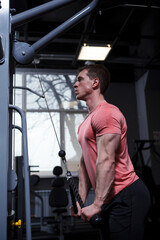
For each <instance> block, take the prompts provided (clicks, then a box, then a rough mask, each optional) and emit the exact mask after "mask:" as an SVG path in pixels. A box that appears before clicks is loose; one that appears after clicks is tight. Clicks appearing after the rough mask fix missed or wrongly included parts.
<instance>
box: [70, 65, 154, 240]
mask: <svg viewBox="0 0 160 240" xmlns="http://www.w3.org/2000/svg"><path fill="white" fill-rule="evenodd" d="M109 81H110V74H109V71H108V69H107V68H105V67H104V66H103V65H99V64H91V65H86V66H84V67H82V68H80V69H79V73H78V76H77V81H76V83H75V84H74V89H75V94H76V97H77V99H78V100H83V101H85V102H86V104H87V107H88V111H89V114H88V116H87V117H86V119H85V120H84V121H83V122H82V124H81V125H80V126H79V129H78V140H79V143H80V145H81V148H82V157H81V161H80V168H79V193H80V195H81V198H82V200H83V202H85V200H86V197H87V194H88V192H89V190H90V188H91V187H92V188H93V189H94V191H95V199H94V202H93V204H91V205H89V206H87V207H84V208H82V209H81V208H80V206H79V205H78V204H77V205H78V213H77V214H74V212H73V208H71V215H72V216H81V218H82V219H83V220H84V221H89V220H90V219H91V217H92V216H93V215H95V214H97V213H101V216H102V218H103V224H102V226H101V229H100V230H101V239H102V240H109V239H112V240H132V239H133V240H142V239H143V236H144V222H145V218H146V216H147V212H148V210H149V206H150V196H149V192H148V190H147V188H146V186H145V185H144V183H143V182H142V181H141V180H140V179H139V177H138V176H137V175H136V173H135V171H134V168H133V165H132V162H131V160H130V157H129V154H128V147H127V125H126V120H125V117H124V116H123V114H122V113H121V111H120V110H119V109H118V108H117V107H116V106H114V105H112V104H109V103H108V102H106V101H105V100H104V92H105V91H106V89H107V88H108V85H109Z"/></svg>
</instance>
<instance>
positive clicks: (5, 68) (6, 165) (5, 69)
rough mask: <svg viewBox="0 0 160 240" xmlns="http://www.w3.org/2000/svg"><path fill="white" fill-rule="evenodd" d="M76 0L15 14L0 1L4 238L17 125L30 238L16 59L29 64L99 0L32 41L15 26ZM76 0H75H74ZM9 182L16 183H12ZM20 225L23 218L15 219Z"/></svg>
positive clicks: (7, 0)
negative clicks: (16, 123) (15, 117)
mask: <svg viewBox="0 0 160 240" xmlns="http://www.w3.org/2000/svg"><path fill="white" fill-rule="evenodd" d="M73 1H74V0H54V1H50V2H48V3H45V4H43V5H41V6H38V7H35V8H33V9H31V10H27V11H25V12H22V13H19V14H16V15H14V16H12V11H11V10H10V0H1V1H0V73H1V76H0V113H1V114H0V183H1V188H0V213H1V218H0V236H1V240H7V228H8V227H7V218H8V216H9V215H10V214H11V212H12V201H11V199H10V195H9V193H8V191H12V190H14V188H15V187H16V182H17V177H16V174H14V173H13V170H12V165H13V163H12V129H13V128H17V129H19V130H20V131H21V133H22V152H23V168H24V173H23V174H24V194H25V218H26V219H25V222H26V239H27V240H31V239H32V234H31V214H30V212H31V210H30V185H29V165H28V146H27V127H26V119H25V115H24V112H23V111H22V110H21V109H19V108H18V107H16V106H13V103H12V101H13V100H12V95H13V74H14V71H15V63H16V62H18V63H19V64H22V65H23V64H29V63H31V62H32V61H33V60H34V55H35V53H36V52H38V51H39V50H40V49H41V48H43V47H45V46H46V45H47V44H49V43H50V42H51V41H52V40H53V39H54V38H56V37H57V36H59V35H60V34H61V33H63V32H64V31H66V30H67V29H69V28H70V27H72V26H73V25H75V24H77V23H78V22H79V21H81V20H82V19H83V18H84V17H86V16H87V15H88V14H90V13H91V12H92V11H93V10H94V9H95V7H96V6H97V4H98V2H99V0H93V1H91V3H90V4H88V5H87V6H86V7H85V8H83V9H82V10H81V11H80V12H78V13H76V14H75V15H74V16H72V17H71V18H69V19H68V20H66V21H65V22H64V23H62V24H61V25H60V26H58V27H57V28H56V29H54V30H52V31H51V32H50V33H48V34H47V35H46V36H44V37H43V38H41V39H40V40H39V41H37V42H36V43H34V44H33V45H29V44H28V43H25V42H19V41H18V39H16V38H14V39H12V38H13V36H14V32H15V30H16V28H17V27H18V26H20V25H22V24H25V23H27V22H29V21H32V20H33V19H35V18H37V17H39V16H41V15H42V14H46V13H48V12H50V11H53V10H54V9H56V8H60V7H61V6H64V5H67V4H70V3H71V2H73ZM75 1H76V0H75ZM13 110H14V111H17V112H18V113H19V115H20V117H21V123H22V124H21V127H19V126H13V123H12V112H13ZM10 183H13V184H11V185H12V186H11V185H10ZM15 225H17V226H20V225H21V224H20V222H18V223H15Z"/></svg>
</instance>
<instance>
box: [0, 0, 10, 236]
mask: <svg viewBox="0 0 160 240" xmlns="http://www.w3.org/2000/svg"><path fill="white" fill-rule="evenodd" d="M9 2H10V1H9V0H1V2H0V36H1V48H2V49H1V52H2V50H3V54H4V56H3V61H2V62H1V63H0V183H1V187H0V213H1V217H0V236H1V237H0V238H1V240H6V239H7V192H8V177H7V174H8V122H9V121H8V118H9V115H8V104H9V91H8V89H9V76H10V72H9V65H10V62H9V54H10V44H9V35H10V12H9V11H10V4H9Z"/></svg>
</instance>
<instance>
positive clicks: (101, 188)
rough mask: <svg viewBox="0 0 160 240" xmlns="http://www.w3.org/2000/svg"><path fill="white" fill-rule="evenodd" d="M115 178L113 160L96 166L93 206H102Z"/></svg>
mask: <svg viewBox="0 0 160 240" xmlns="http://www.w3.org/2000/svg"><path fill="white" fill-rule="evenodd" d="M114 177H115V163H114V159H113V161H112V159H109V160H104V161H100V162H98V163H97V166H96V189H95V200H94V204H95V205H97V206H102V205H103V204H104V202H105V200H106V198H107V196H108V194H109V192H110V189H111V187H112V184H113V182H114Z"/></svg>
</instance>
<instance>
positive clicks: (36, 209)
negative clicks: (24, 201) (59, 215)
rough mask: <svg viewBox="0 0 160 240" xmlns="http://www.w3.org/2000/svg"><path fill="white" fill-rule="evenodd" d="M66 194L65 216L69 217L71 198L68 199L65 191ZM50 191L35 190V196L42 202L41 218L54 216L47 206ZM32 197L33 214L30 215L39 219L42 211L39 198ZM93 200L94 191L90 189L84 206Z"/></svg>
mask: <svg viewBox="0 0 160 240" xmlns="http://www.w3.org/2000/svg"><path fill="white" fill-rule="evenodd" d="M66 191H67V194H68V200H69V203H68V207H67V213H66V215H69V207H70V206H71V205H72V201H71V197H70V192H69V190H68V189H67V190H66ZM50 192H51V191H50V190H36V191H35V194H36V195H37V194H38V195H39V196H40V198H41V199H42V200H43V216H44V217H51V216H53V215H55V213H53V212H52V210H53V209H52V208H51V207H50V206H49V194H50ZM36 195H35V196H34V201H32V209H33V211H32V212H33V213H32V215H34V217H40V216H41V211H42V201H41V200H40V198H38V197H37V196H36ZM93 200H94V191H93V190H92V189H91V190H90V192H89V194H88V197H87V200H86V204H85V205H86V206H87V205H89V204H91V203H92V202H93Z"/></svg>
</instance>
